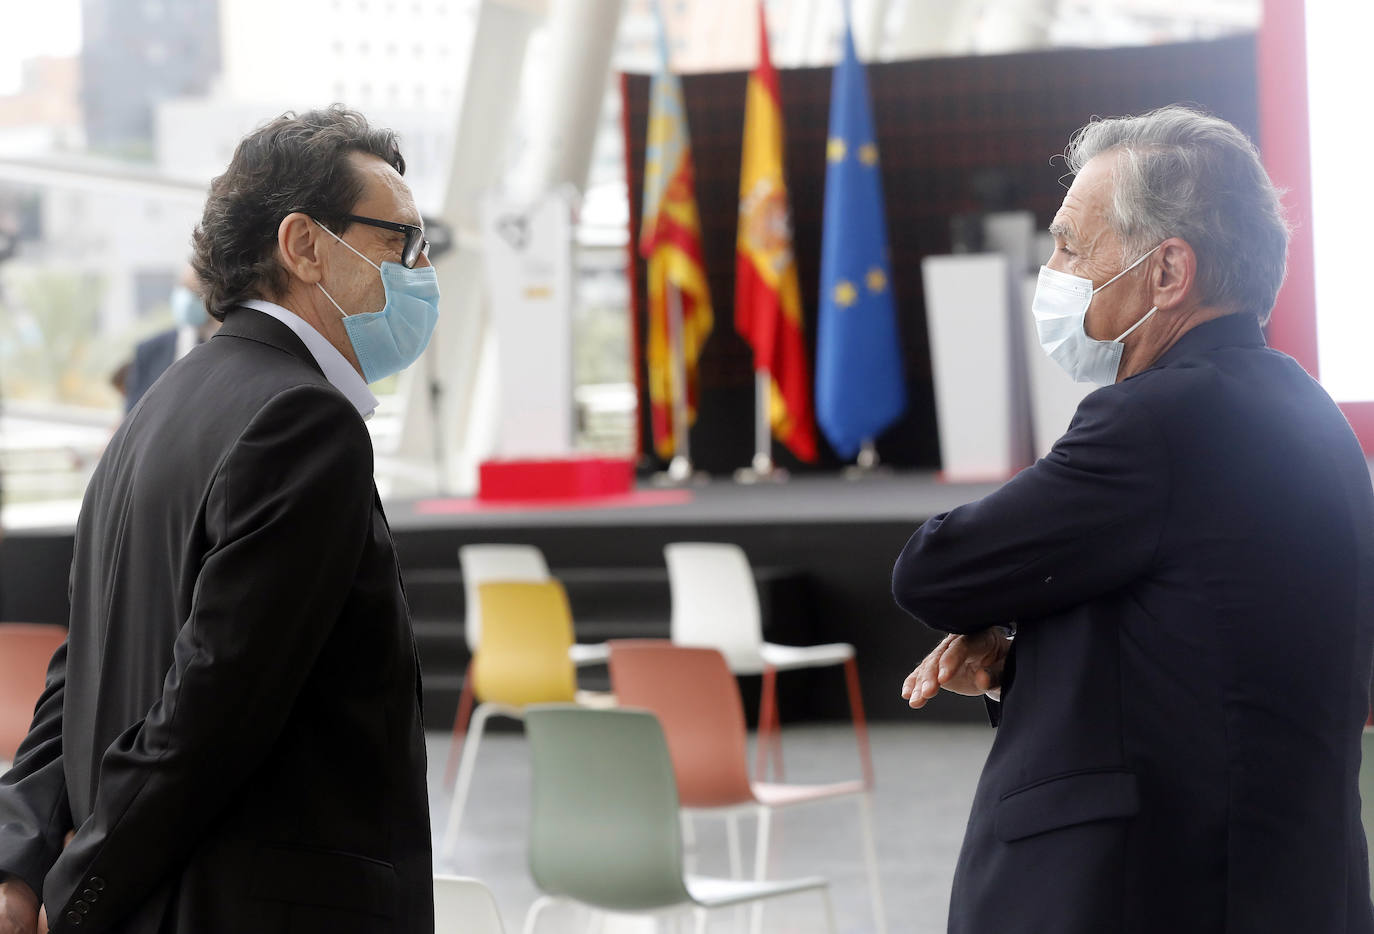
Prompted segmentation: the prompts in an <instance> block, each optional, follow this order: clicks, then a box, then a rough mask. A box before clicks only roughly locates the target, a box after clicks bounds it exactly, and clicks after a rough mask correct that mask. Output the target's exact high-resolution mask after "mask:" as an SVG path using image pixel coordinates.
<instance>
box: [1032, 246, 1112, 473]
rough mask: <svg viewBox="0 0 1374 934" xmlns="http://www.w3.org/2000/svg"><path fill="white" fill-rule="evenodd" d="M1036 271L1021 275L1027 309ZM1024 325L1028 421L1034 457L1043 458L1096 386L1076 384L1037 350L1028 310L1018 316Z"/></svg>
mask: <svg viewBox="0 0 1374 934" xmlns="http://www.w3.org/2000/svg"><path fill="white" fill-rule="evenodd" d="M1038 278H1039V274H1038V273H1036V274H1034V275H1027V276H1024V277H1022V280H1021V290H1022V295H1023V296H1024V299H1025V306H1026V308H1030V303H1031V299H1032V298H1033V297H1034V295H1035V283H1036V280H1037V279H1038ZM1022 323H1023V326H1024V328H1025V334H1026V340H1025V348H1026V362H1027V364H1029V366H1028V367H1027V369H1028V370H1029V373H1030V397H1031V424H1032V425H1033V426H1034V428H1035V456H1036V457H1044V456H1045V455H1046V454H1048V453H1049V452H1050V448H1052V447H1054V442H1056V441H1058V440H1059V436H1060V435H1062V434H1063V433H1064V432H1065V430H1066V429H1067V428H1068V427H1069V422H1070V421H1072V420H1073V413H1074V411H1075V410H1077V408H1078V403H1080V402H1082V401H1083V397H1084V396H1086V395H1087V394H1088V393H1090V392H1092V391H1093V390H1094V389H1096V388H1097V387H1096V386H1094V385H1093V384H1092V383H1076V382H1074V380H1073V377H1071V376H1069V374H1068V373H1065V372H1064V368H1063V367H1061V366H1060V365H1059V364H1057V363H1055V362H1054V361H1053V360H1051V359H1050V358H1049V357H1048V356H1046V355H1045V351H1043V350H1042V349H1040V340H1039V338H1037V337H1036V336H1035V317H1034V316H1033V315H1031V314H1029V313H1027V314H1025V315H1024V316H1023V317H1022Z"/></svg>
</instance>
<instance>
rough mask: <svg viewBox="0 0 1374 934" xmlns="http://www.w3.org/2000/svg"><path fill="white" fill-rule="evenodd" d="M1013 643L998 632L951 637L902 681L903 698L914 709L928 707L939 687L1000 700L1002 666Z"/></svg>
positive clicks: (992, 630)
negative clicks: (928, 702)
mask: <svg viewBox="0 0 1374 934" xmlns="http://www.w3.org/2000/svg"><path fill="white" fill-rule="evenodd" d="M1010 646H1011V640H1010V639H1008V638H1007V637H1006V636H1005V635H1003V634H1002V632H1001V630H999V629H984V630H983V631H982V632H975V633H973V634H972V635H968V636H957V635H948V636H945V637H944V638H943V639H942V640H940V644H939V645H937V646H936V647H935V648H934V649H932V650H931V653H930V654H929V655H927V656H926V657H925V660H924V661H922V662H921V664H919V665H917V666H916V670H915V671H913V672H912V673H911V674H909V675H907V677H906V680H905V681H904V682H902V698H903V699H904V700H906V701H907V702H908V703H910V705H911V706H912V707H913V708H920V707H924V706H925V705H926V701H928V700H930V699H931V698H932V697H934V696H935V695H936V694H938V693H940V688H944V689H945V690H946V691H953V692H954V693H955V694H966V695H969V696H972V697H977V696H978V695H980V694H986V695H988V696H989V697H991V698H992V699H993V700H1000V699H1001V686H1002V666H1003V665H1004V664H1005V663H1006V660H1007V651H1008V649H1009V648H1010Z"/></svg>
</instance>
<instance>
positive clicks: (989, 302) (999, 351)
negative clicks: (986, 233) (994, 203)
mask: <svg viewBox="0 0 1374 934" xmlns="http://www.w3.org/2000/svg"><path fill="white" fill-rule="evenodd" d="M921 275H922V278H923V280H924V284H925V298H926V327H927V329H928V330H929V332H930V356H931V361H930V362H931V370H932V372H933V375H934V378H935V416H936V422H937V424H938V426H939V430H940V460H941V464H942V466H943V475H944V478H945V479H946V480H952V481H978V480H996V479H1002V478H1005V477H1007V476H1009V475H1010V474H1011V473H1012V472H1013V470H1015V469H1016V468H1017V467H1018V466H1020V465H1019V464H1016V463H1014V458H1013V454H1012V424H1011V419H1012V404H1011V399H1012V375H1011V371H1010V368H1009V367H1008V365H1007V364H1008V360H1009V357H1010V345H1011V342H1010V339H1009V334H1010V331H1009V329H1008V326H1007V306H1008V301H1007V299H1008V289H1007V260H1006V257H1004V256H1001V255H999V254H992V253H978V254H968V255H962V256H927V257H926V258H925V259H923V260H922V261H921Z"/></svg>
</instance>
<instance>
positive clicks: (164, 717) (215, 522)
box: [44, 386, 374, 934]
mask: <svg viewBox="0 0 1374 934" xmlns="http://www.w3.org/2000/svg"><path fill="white" fill-rule="evenodd" d="M373 496H374V492H373V486H372V450H371V443H370V441H369V439H368V436H367V431H366V429H365V427H364V426H363V423H362V420H361V419H359V418H358V414H357V412H356V411H354V410H353V409H352V408H351V407H350V406H349V405H348V404H347V402H346V400H344V399H343V397H342V396H340V395H339V394H338V393H335V392H333V391H332V390H330V389H327V388H324V387H315V386H305V387H297V388H294V389H291V390H288V391H286V392H284V393H282V394H280V395H278V396H276V397H275V398H274V399H273V400H272V401H271V402H269V403H268V405H267V406H265V407H264V408H263V410H262V411H260V412H259V413H258V415H257V416H256V417H255V418H254V420H253V422H252V423H251V424H250V425H249V426H248V428H247V429H245V431H244V433H243V434H242V435H241V436H240V437H239V439H238V440H237V441H236V442H235V443H234V445H233V446H232V447H231V449H230V452H229V454H228V455H227V456H226V457H225V459H224V461H223V462H222V464H221V467H220V469H219V471H218V473H217V475H216V477H215V479H214V481H213V482H212V484H211V487H210V492H209V493H208V496H207V500H206V506H205V527H206V534H207V539H208V544H207V549H206V553H205V556H204V559H203V561H202V564H201V569H200V572H199V574H198V576H197V579H196V584H195V592H194V597H193V600H192V607H191V611H190V616H189V618H188V619H187V621H186V623H185V624H184V625H183V626H182V628H181V631H180V632H179V634H178V636H177V640H176V644H175V646H174V649H173V663H172V667H171V669H170V670H169V671H168V673H167V676H166V679H165V681H164V683H163V688H162V695H161V697H160V698H159V700H158V701H157V702H156V703H155V704H154V705H153V706H152V708H151V709H150V710H149V711H148V713H147V716H146V717H145V718H144V719H143V720H142V721H140V722H138V723H136V724H134V725H133V726H131V727H130V728H129V729H128V730H126V731H125V732H124V733H123V734H121V735H120V736H119V738H118V739H116V740H115V742H114V743H113V744H111V746H110V747H109V749H107V750H106V752H105V755H104V757H103V759H102V760H101V764H100V777H99V782H98V788H97V792H96V797H95V801H94V804H93V807H92V813H91V816H90V818H89V819H88V820H86V822H85V823H83V824H82V826H81V827H80V828H79V830H78V832H77V835H76V837H75V839H74V840H73V841H72V844H71V846H70V847H69V848H68V849H67V850H66V852H64V853H63V854H62V856H61V857H60V858H59V859H58V861H57V863H56V865H55V866H54V867H53V870H52V872H51V873H50V874H49V876H48V879H47V882H46V885H45V888H44V896H45V897H44V903H45V904H46V905H47V906H48V912H49V917H50V919H51V922H52V931H53V932H54V934H59V932H68V931H71V932H79V934H85V932H91V931H105V930H108V929H109V928H110V926H111V925H113V924H115V923H116V922H117V921H118V920H119V918H120V917H121V916H123V915H124V914H126V913H127V912H128V911H129V910H130V909H131V908H132V907H133V906H135V905H137V904H138V903H139V902H141V901H142V900H143V899H145V898H146V897H147V896H148V895H149V894H150V893H151V892H152V891H153V890H154V888H155V887H156V886H158V885H159V884H161V883H162V882H163V881H165V880H166V879H167V878H168V877H169V876H171V875H173V874H174V873H175V872H176V871H177V868H178V867H179V866H180V865H181V864H182V863H183V861H184V860H185V859H186V857H187V856H188V855H189V854H190V852H191V851H192V850H193V849H194V847H195V846H196V844H197V842H198V841H199V839H200V838H201V837H202V836H203V834H204V833H205V831H206V829H207V827H208V826H209V825H211V824H212V823H213V822H214V821H215V820H216V819H217V818H218V817H219V816H220V815H221V813H222V812H223V811H224V810H225V809H226V807H227V806H228V805H229V804H231V803H232V802H233V800H234V799H235V796H236V792H237V791H238V790H239V789H240V788H241V786H242V785H243V783H244V782H245V780H246V779H247V778H248V776H250V775H251V774H252V773H254V772H255V771H256V770H258V769H259V768H260V767H262V766H263V764H264V762H265V760H266V758H267V755H268V752H269V750H270V749H271V748H272V746H273V744H274V743H275V742H276V740H277V737H278V736H279V735H280V733H281V731H282V728H283V725H284V723H285V721H286V719H287V716H288V713H289V711H290V710H291V708H292V706H293V704H294V703H295V701H296V698H297V696H298V695H299V693H300V691H301V688H302V686H303V684H304V682H305V680H306V679H307V678H308V676H309V675H310V672H311V670H312V667H313V665H314V662H315V659H316V657H317V655H318V654H319V652H320V649H321V647H322V645H323V644H324V643H325V641H326V640H327V639H328V637H329V635H330V632H331V630H332V628H333V626H334V624H335V621H336V620H337V619H338V617H339V615H340V613H341V611H342V609H343V607H344V605H345V601H346V599H347V597H348V594H349V591H350V588H351V586H352V583H353V580H354V577H355V573H356V570H357V566H358V563H359V560H360V559H361V555H362V551H363V547H364V541H365V537H366V535H367V534H368V530H369V527H370V522H371V514H372V504H373ZM92 894H94V895H95V896H96V897H95V899H94V900H92V899H91V897H90V896H91V895H92ZM78 918H79V920H78Z"/></svg>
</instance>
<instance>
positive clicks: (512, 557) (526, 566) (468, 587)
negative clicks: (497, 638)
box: [444, 545, 607, 785]
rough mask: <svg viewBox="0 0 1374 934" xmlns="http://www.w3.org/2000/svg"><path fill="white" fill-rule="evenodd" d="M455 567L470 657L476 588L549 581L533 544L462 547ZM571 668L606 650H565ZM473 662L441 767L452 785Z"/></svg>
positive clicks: (598, 660)
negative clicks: (460, 577)
mask: <svg viewBox="0 0 1374 934" xmlns="http://www.w3.org/2000/svg"><path fill="white" fill-rule="evenodd" d="M458 564H459V566H461V567H462V569H463V596H464V600H465V603H466V604H467V608H466V615H465V618H464V621H463V636H464V639H465V640H466V642H467V645H468V656H469V658H470V659H471V658H476V656H477V646H478V645H480V644H481V641H482V601H481V600H479V599H478V598H477V588H478V586H479V585H481V584H485V583H488V582H492V581H546V580H552V578H553V575H551V574H550V573H549V565H548V562H547V561H545V560H544V553H543V552H542V551H540V550H539V549H538V548H537V547H535V546H534V545H463V546H461V547H460V548H459V549H458ZM568 657H569V658H571V659H572V662H573V664H574V665H578V666H582V665H595V664H605V662H606V658H607V648H606V646H605V644H604V643H603V644H601V645H578V644H577V643H576V642H574V643H573V644H572V647H571V648H569V649H568ZM472 705H473V694H472V662H471V661H469V662H468V668H467V671H466V672H464V674H463V689H462V692H461V693H460V694H459V695H458V713H457V715H456V716H455V717H454V718H453V741H452V743H451V744H450V745H449V755H448V763H447V765H446V766H445V767H444V783H445V784H446V785H447V784H452V782H453V779H454V774H455V773H454V769H455V767H456V766H457V763H458V750H459V748H460V747H461V746H462V745H463V736H464V734H465V733H466V731H467V728H468V722H469V719H470V718H471V716H472Z"/></svg>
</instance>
